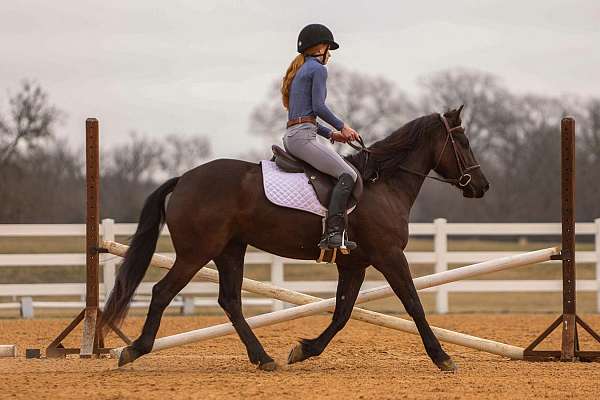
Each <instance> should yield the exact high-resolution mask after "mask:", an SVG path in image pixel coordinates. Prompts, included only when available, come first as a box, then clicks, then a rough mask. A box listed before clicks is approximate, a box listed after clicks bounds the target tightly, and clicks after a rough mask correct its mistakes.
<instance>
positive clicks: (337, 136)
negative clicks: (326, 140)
mask: <svg viewBox="0 0 600 400" xmlns="http://www.w3.org/2000/svg"><path fill="white" fill-rule="evenodd" d="M333 142H341V143H347V142H348V139H346V136H344V135H343V134H342V132H340V131H333V132H331V143H333Z"/></svg>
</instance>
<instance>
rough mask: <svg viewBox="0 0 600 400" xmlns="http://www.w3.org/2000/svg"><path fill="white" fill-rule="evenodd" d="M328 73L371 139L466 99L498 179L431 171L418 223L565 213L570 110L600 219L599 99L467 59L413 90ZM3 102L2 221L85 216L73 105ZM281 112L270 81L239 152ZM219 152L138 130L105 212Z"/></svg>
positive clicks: (581, 193) (484, 156) (105, 189)
mask: <svg viewBox="0 0 600 400" xmlns="http://www.w3.org/2000/svg"><path fill="white" fill-rule="evenodd" d="M329 71H330V74H329V82H328V89H329V93H328V100H327V101H328V104H329V105H331V107H332V108H333V109H334V111H335V112H336V113H337V114H338V115H340V116H341V117H342V118H343V119H344V120H345V121H347V122H348V123H349V124H350V125H351V126H353V127H354V128H355V129H356V130H358V131H359V132H360V133H361V134H362V135H363V137H364V138H365V139H366V141H367V143H372V142H374V141H375V140H377V139H379V138H381V137H383V136H385V135H387V134H389V133H390V132H392V131H394V130H395V129H397V128H398V127H400V126H401V125H403V124H404V123H406V122H408V121H410V120H412V119H414V118H417V117H418V116H420V115H424V114H429V113H432V112H439V111H444V110H446V109H449V108H453V107H456V106H458V105H460V104H465V111H464V113H463V126H465V127H466V129H467V135H468V136H469V139H470V142H471V146H472V148H473V150H474V153H475V155H476V156H477V158H478V160H479V161H480V163H481V165H482V167H483V170H484V172H485V174H486V176H487V177H488V180H489V181H490V182H491V189H490V191H489V192H488V193H487V194H486V196H485V198H484V199H481V200H470V199H463V198H462V196H461V195H460V193H459V192H458V191H457V190H456V189H454V188H452V187H450V186H449V185H445V184H441V183H437V182H429V181H428V182H426V184H425V185H424V187H423V190H422V192H421V195H420V197H419V199H418V200H417V202H416V204H415V207H414V209H413V213H412V215H411V220H412V221H425V222H427V221H432V220H433V219H434V218H438V217H445V218H448V220H450V221H474V222H478V221H480V222H484V221H494V222H513V221H521V222H525V221H531V222H543V221H558V220H559V216H560V215H559V213H560V204H559V202H560V157H559V155H560V136H559V124H560V119H561V118H562V117H563V116H565V115H572V116H574V117H575V118H576V121H577V177H576V178H577V219H578V220H579V221H591V220H593V219H594V218H598V217H600V196H598V194H597V192H596V190H597V189H596V188H597V187H598V183H599V182H600V99H597V98H585V99H584V98H580V97H577V96H568V97H560V98H558V97H551V96H540V95H529V94H518V93H514V92H511V91H509V90H508V89H507V88H506V86H504V85H503V84H502V83H501V82H500V81H499V80H498V79H497V78H496V77H494V76H492V75H489V74H486V73H482V72H477V71H470V70H462V69H454V70H449V71H443V72H440V73H437V74H433V75H429V76H427V77H425V78H423V79H421V80H420V88H421V90H420V92H419V94H418V95H416V96H415V95H413V96H410V95H408V94H407V93H406V92H404V91H403V90H402V89H401V88H399V87H398V85H397V84H395V83H394V82H392V81H390V80H388V79H385V78H381V77H373V76H369V75H366V74H362V73H358V72H353V71H348V70H345V69H343V68H339V67H338V66H332V67H331V68H330V70H329ZM0 100H1V99H0ZM7 100H8V101H6V102H5V103H6V105H7V106H6V107H4V108H0V110H2V111H1V112H0V223H80V222H83V221H84V213H85V212H84V200H85V193H84V187H85V185H84V181H85V176H84V174H85V170H84V161H83V149H81V148H79V149H73V148H71V147H70V146H69V145H68V143H66V142H65V140H64V139H59V135H57V132H58V129H59V128H58V126H59V123H60V121H61V120H62V119H64V118H65V114H64V113H63V112H62V111H60V110H59V109H58V108H57V107H55V106H53V105H51V104H50V102H49V100H48V96H47V94H46V93H45V92H44V91H43V90H42V88H41V87H40V86H39V85H37V84H32V83H29V82H25V83H23V85H22V86H21V88H20V91H19V92H18V93H17V94H16V95H13V96H9V98H8V99H7ZM285 120H286V113H285V112H284V110H283V108H282V106H281V103H280V95H279V82H274V85H273V87H272V90H271V91H270V93H269V94H268V95H267V98H266V100H265V101H264V102H262V103H260V104H258V105H257V106H256V108H255V110H254V112H253V113H252V116H251V118H250V125H249V126H250V132H252V134H255V135H260V136H262V137H264V139H265V141H264V146H262V147H261V148H260V149H256V150H254V151H253V152H251V153H246V154H240V157H241V158H244V159H247V160H248V159H249V160H253V161H258V160H259V159H264V158H268V157H269V148H270V144H271V143H280V142H281V136H282V135H283V131H284V128H283V126H284V123H285ZM337 146H338V150H339V151H340V152H348V151H351V149H349V147H348V146H342V145H337ZM211 156H212V154H211V149H210V143H209V140H208V139H207V138H206V137H204V136H200V135H181V134H170V135H166V136H163V138H162V139H153V138H150V137H148V136H144V135H140V134H136V133H132V134H131V135H129V138H128V142H127V143H125V144H119V145H118V146H114V147H112V148H109V149H107V150H106V151H105V152H103V154H102V156H101V157H102V163H101V164H102V165H101V168H102V170H101V174H102V179H101V181H102V183H101V200H102V209H101V212H102V217H110V218H114V219H116V220H117V221H119V222H135V221H136V220H137V218H138V214H139V211H140V208H141V206H142V204H143V201H144V199H145V198H146V196H147V195H148V194H149V193H150V192H151V191H152V190H153V189H154V188H155V187H156V186H157V184H158V183H159V182H161V181H163V180H164V179H165V178H167V177H169V176H175V175H179V174H181V173H182V172H184V171H186V170H188V169H190V168H192V167H194V166H196V165H199V164H201V163H202V162H204V161H206V160H207V159H209V158H210V157H211Z"/></svg>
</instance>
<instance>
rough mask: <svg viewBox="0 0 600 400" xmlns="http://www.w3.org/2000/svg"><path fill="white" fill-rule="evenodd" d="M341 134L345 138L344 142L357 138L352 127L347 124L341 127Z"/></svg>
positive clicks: (356, 133)
mask: <svg viewBox="0 0 600 400" xmlns="http://www.w3.org/2000/svg"><path fill="white" fill-rule="evenodd" d="M342 135H344V137H345V138H346V142H351V141H353V140H358V138H359V135H358V132H356V131H355V130H354V129H352V128H350V127H349V126H348V125H346V124H344V127H343V128H342Z"/></svg>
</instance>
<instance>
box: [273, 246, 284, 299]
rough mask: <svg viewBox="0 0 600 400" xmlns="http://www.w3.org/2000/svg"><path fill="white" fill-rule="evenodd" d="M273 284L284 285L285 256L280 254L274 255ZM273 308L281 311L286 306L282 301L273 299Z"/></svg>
mask: <svg viewBox="0 0 600 400" xmlns="http://www.w3.org/2000/svg"><path fill="white" fill-rule="evenodd" d="M271 284H272V285H275V286H279V287H281V286H283V258H281V257H279V256H273V260H272V261H271ZM271 308H272V310H273V311H279V310H283V309H284V308H285V307H284V304H283V302H282V301H279V300H273V305H272V306H271Z"/></svg>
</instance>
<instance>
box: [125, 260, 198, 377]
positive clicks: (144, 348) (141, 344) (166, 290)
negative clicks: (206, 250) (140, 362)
mask: <svg viewBox="0 0 600 400" xmlns="http://www.w3.org/2000/svg"><path fill="white" fill-rule="evenodd" d="M209 261H210V259H204V260H198V262H195V263H191V262H184V261H183V260H182V259H181V258H180V257H177V259H176V260H175V263H174V264H173V267H172V268H171V270H170V271H169V272H167V274H166V275H165V276H164V277H163V278H162V279H161V280H160V281H159V282H158V283H157V284H156V285H154V287H153V288H152V300H151V301H150V308H149V309H148V315H147V317H146V322H145V323H144V328H143V329H142V333H141V335H140V336H139V337H138V338H137V339H136V340H135V341H134V342H133V343H132V344H131V345H130V346H127V347H126V348H125V349H124V350H123V351H122V352H121V356H120V357H119V367H120V366H123V365H125V364H128V363H130V362H133V361H134V360H135V359H137V358H139V357H141V356H143V355H144V354H147V353H150V352H151V351H152V346H154V340H155V339H156V334H157V332H158V328H159V327H160V320H161V318H162V315H163V312H164V311H165V308H167V306H168V305H169V303H171V300H173V298H174V297H175V296H176V295H177V293H179V291H181V289H183V288H184V287H185V285H187V283H188V282H189V281H190V280H191V279H192V277H193V276H194V275H195V274H196V272H198V271H199V270H200V268H202V267H203V266H204V265H205V264H206V263H208V262H209Z"/></svg>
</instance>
